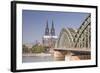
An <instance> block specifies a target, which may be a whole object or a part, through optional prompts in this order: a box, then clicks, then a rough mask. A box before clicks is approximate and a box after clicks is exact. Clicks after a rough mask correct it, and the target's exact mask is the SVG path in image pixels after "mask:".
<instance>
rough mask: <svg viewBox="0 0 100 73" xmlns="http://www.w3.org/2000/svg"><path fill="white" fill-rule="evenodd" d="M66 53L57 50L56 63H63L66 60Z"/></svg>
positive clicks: (55, 52)
mask: <svg viewBox="0 0 100 73" xmlns="http://www.w3.org/2000/svg"><path fill="white" fill-rule="evenodd" d="M66 53H67V52H66V51H61V50H55V51H54V60H56V61H63V60H65V54H66Z"/></svg>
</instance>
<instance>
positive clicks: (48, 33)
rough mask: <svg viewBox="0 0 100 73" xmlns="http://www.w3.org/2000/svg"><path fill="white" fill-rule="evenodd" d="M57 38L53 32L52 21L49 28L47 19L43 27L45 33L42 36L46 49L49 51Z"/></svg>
mask: <svg viewBox="0 0 100 73" xmlns="http://www.w3.org/2000/svg"><path fill="white" fill-rule="evenodd" d="M56 40H57V36H56V34H55V27H54V23H53V21H52V24H51V29H50V28H49V26H48V21H47V23H46V27H45V33H44V36H43V42H42V43H43V45H44V46H45V47H46V49H47V51H50V50H51V49H53V48H54V47H55V43H56Z"/></svg>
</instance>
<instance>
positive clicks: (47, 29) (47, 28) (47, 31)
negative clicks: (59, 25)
mask: <svg viewBox="0 0 100 73" xmlns="http://www.w3.org/2000/svg"><path fill="white" fill-rule="evenodd" d="M45 35H49V27H48V20H47V23H46V28H45Z"/></svg>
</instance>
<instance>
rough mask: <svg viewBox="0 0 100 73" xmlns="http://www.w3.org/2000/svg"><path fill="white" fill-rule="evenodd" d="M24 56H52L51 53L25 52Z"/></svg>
mask: <svg viewBox="0 0 100 73" xmlns="http://www.w3.org/2000/svg"><path fill="white" fill-rule="evenodd" d="M22 56H52V54H50V53H23V54H22Z"/></svg>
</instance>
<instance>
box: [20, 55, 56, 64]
mask: <svg viewBox="0 0 100 73" xmlns="http://www.w3.org/2000/svg"><path fill="white" fill-rule="evenodd" d="M47 61H54V60H53V56H23V57H22V62H23V63H25V62H26V63H28V62H47Z"/></svg>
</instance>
